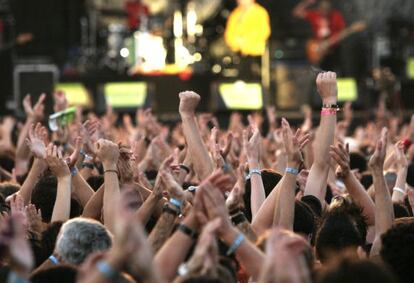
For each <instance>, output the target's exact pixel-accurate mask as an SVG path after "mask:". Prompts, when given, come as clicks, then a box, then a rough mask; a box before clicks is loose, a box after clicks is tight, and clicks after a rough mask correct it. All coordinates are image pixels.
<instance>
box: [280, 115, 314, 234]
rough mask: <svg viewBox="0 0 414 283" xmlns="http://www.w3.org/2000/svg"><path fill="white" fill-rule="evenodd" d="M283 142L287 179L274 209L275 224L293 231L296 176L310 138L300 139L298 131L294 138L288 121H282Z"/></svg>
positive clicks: (283, 183)
mask: <svg viewBox="0 0 414 283" xmlns="http://www.w3.org/2000/svg"><path fill="white" fill-rule="evenodd" d="M282 127H283V140H284V145H285V151H286V154H287V157H288V163H287V169H286V173H285V175H286V176H285V177H284V178H283V180H282V184H281V187H280V190H278V191H277V199H276V202H275V205H276V207H275V208H274V218H273V224H274V225H275V226H280V227H282V228H285V229H288V230H291V231H293V222H294V217H295V187H296V175H297V174H298V173H299V166H300V162H301V154H300V149H301V148H303V147H304V146H305V145H306V143H307V142H309V136H307V135H305V136H303V137H301V138H300V137H299V135H300V131H299V130H298V131H297V132H296V134H295V136H293V134H292V131H291V129H290V126H289V123H288V122H287V120H286V119H283V120H282Z"/></svg>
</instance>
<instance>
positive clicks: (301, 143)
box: [282, 118, 309, 165]
mask: <svg viewBox="0 0 414 283" xmlns="http://www.w3.org/2000/svg"><path fill="white" fill-rule="evenodd" d="M282 136H283V144H284V146H285V152H286V154H287V157H288V162H293V163H295V164H296V165H300V163H301V162H302V154H301V150H302V149H303V148H304V147H305V146H306V144H307V143H308V142H309V134H305V135H301V130H300V129H298V130H297V131H296V133H295V135H293V134H292V131H291V129H290V125H289V123H288V121H287V120H286V119H285V118H283V119H282Z"/></svg>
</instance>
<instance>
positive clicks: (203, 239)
mask: <svg viewBox="0 0 414 283" xmlns="http://www.w3.org/2000/svg"><path fill="white" fill-rule="evenodd" d="M220 225H221V220H220V218H216V219H213V220H210V221H209V222H208V223H207V224H206V225H205V226H204V228H203V231H202V232H201V235H200V237H199V239H198V242H197V245H196V248H195V250H194V253H193V256H192V257H191V258H190V260H189V261H188V263H187V268H188V273H187V276H195V275H196V276H203V275H209V276H213V277H214V276H217V266H218V260H219V255H218V245H217V240H216V232H217V230H218V228H219V227H220Z"/></svg>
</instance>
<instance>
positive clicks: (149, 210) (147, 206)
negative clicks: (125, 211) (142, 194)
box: [136, 194, 160, 226]
mask: <svg viewBox="0 0 414 283" xmlns="http://www.w3.org/2000/svg"><path fill="white" fill-rule="evenodd" d="M159 201H160V199H159V198H158V197H156V196H154V195H153V194H151V195H150V196H149V197H147V199H146V200H145V201H144V203H143V204H142V205H141V207H140V208H139V209H138V211H137V212H136V217H137V218H138V219H139V220H140V222H141V224H142V225H144V226H145V225H146V224H147V222H148V220H149V218H150V217H151V215H152V214H153V213H154V211H155V209H156V208H157V204H158V202H159Z"/></svg>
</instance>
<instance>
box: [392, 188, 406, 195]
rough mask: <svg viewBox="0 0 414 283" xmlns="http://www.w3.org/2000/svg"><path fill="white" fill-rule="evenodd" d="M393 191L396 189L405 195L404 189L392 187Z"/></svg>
mask: <svg viewBox="0 0 414 283" xmlns="http://www.w3.org/2000/svg"><path fill="white" fill-rule="evenodd" d="M393 191H397V192H399V193H402V194H403V195H405V190H404V189H401V188H398V187H394V189H393Z"/></svg>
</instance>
